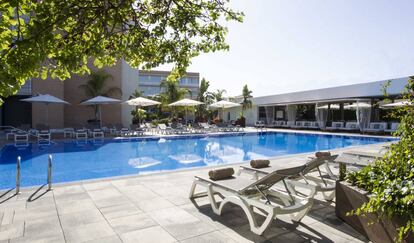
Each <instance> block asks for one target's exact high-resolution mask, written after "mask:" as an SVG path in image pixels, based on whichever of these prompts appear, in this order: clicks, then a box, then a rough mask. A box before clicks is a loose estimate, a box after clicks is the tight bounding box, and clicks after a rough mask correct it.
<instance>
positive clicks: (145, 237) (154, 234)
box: [121, 226, 177, 243]
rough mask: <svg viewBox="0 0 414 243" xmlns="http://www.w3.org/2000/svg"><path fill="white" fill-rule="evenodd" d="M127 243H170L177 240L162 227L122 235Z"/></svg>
mask: <svg viewBox="0 0 414 243" xmlns="http://www.w3.org/2000/svg"><path fill="white" fill-rule="evenodd" d="M121 238H122V241H123V242H125V243H136V242H139V243H160V242H163V243H170V242H177V240H176V239H175V238H174V237H172V236H171V235H170V234H168V232H167V231H165V230H164V229H163V228H161V227H160V226H154V227H149V228H145V229H141V230H135V231H131V232H128V233H125V234H122V235H121Z"/></svg>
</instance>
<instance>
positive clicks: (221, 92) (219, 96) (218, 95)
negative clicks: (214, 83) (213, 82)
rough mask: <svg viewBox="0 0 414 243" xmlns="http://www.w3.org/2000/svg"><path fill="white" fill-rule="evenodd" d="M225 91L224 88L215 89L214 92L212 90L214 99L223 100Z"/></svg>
mask: <svg viewBox="0 0 414 243" xmlns="http://www.w3.org/2000/svg"><path fill="white" fill-rule="evenodd" d="M226 92H227V91H226V90H225V89H217V90H216V92H214V98H215V99H216V101H220V100H223V98H224V97H223V95H224V94H225V93H226Z"/></svg>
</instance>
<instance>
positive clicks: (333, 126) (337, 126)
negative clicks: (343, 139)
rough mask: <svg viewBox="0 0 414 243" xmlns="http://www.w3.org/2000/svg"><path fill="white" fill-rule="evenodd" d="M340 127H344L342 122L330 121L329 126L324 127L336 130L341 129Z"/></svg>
mask: <svg viewBox="0 0 414 243" xmlns="http://www.w3.org/2000/svg"><path fill="white" fill-rule="evenodd" d="M342 128H344V123H343V122H332V125H331V126H330V127H326V128H325V129H326V130H327V131H337V130H341V129H342Z"/></svg>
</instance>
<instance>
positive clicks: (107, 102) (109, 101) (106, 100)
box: [80, 96, 121, 127]
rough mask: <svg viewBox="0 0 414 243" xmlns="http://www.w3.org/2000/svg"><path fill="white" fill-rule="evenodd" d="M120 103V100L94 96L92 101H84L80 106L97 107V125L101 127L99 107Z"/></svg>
mask: <svg viewBox="0 0 414 243" xmlns="http://www.w3.org/2000/svg"><path fill="white" fill-rule="evenodd" d="M119 102H121V100H118V99H114V98H109V97H105V96H96V97H94V98H92V99H89V100H86V101H84V102H82V103H80V104H81V105H98V106H99V124H100V126H101V127H102V111H101V105H110V104H117V103H119Z"/></svg>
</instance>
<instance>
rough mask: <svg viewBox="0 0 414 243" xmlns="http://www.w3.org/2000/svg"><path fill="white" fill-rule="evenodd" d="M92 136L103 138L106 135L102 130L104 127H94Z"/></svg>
mask: <svg viewBox="0 0 414 243" xmlns="http://www.w3.org/2000/svg"><path fill="white" fill-rule="evenodd" d="M92 137H93V138H94V139H102V138H104V137H105V135H104V132H103V131H102V129H93V131H92Z"/></svg>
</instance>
